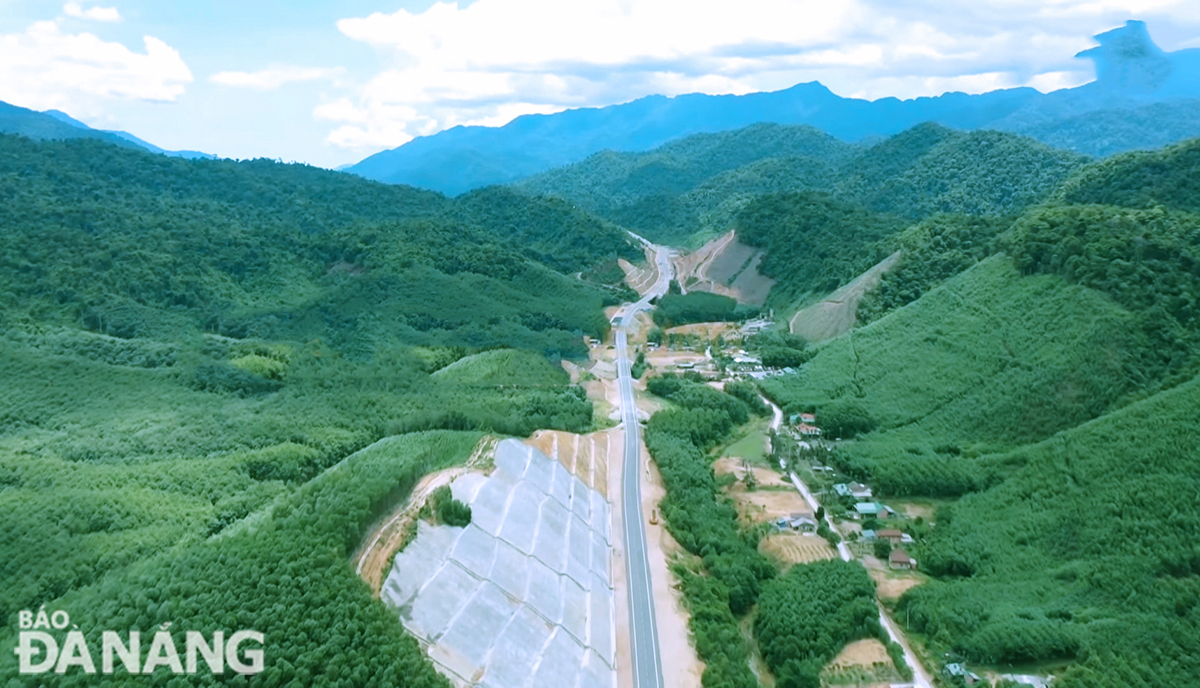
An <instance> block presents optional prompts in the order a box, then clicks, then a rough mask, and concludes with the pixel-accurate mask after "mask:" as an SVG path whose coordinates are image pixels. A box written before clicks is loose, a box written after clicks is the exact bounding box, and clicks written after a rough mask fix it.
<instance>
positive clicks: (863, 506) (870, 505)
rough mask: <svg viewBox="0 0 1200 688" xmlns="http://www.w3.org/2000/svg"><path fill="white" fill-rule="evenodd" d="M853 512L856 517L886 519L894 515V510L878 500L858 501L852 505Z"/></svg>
mask: <svg viewBox="0 0 1200 688" xmlns="http://www.w3.org/2000/svg"><path fill="white" fill-rule="evenodd" d="M854 513H855V515H856V516H857V517H858V518H880V519H887V518H891V517H892V516H893V515H895V513H896V512H894V511H892V510H891V509H889V508H887V507H886V506H884V505H883V504H880V503H879V502H859V503H858V504H855V505H854Z"/></svg>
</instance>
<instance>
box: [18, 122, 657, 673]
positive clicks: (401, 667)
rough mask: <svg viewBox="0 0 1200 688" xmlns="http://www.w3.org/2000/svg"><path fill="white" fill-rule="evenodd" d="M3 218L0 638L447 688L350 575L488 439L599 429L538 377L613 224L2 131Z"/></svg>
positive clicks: (598, 290)
mask: <svg viewBox="0 0 1200 688" xmlns="http://www.w3.org/2000/svg"><path fill="white" fill-rule="evenodd" d="M0 199H3V201H2V202H0V227H2V229H0V232H2V233H3V237H4V241H3V243H0V292H2V293H4V295H5V298H4V299H3V301H2V302H0V379H3V380H4V394H3V395H0V509H3V510H4V512H5V514H6V516H5V518H4V520H3V524H2V525H0V582H3V586H2V589H0V616H2V617H3V618H5V619H8V620H12V619H13V618H15V614H16V613H17V611H19V610H22V609H37V608H38V607H39V605H43V604H45V605H49V607H48V608H63V609H67V610H68V611H70V613H71V616H72V621H73V622H75V623H78V624H80V627H81V629H83V630H84V631H85V632H86V633H89V634H91V635H89V637H92V635H95V634H98V633H99V630H100V629H113V628H120V629H125V628H140V629H141V630H142V631H143V632H149V631H150V630H151V627H152V626H155V625H157V624H159V623H161V622H163V621H166V620H170V621H172V622H173V623H174V624H175V626H174V628H175V629H177V630H179V631H180V632H183V631H184V630H188V629H201V630H204V631H205V632H208V631H211V630H212V629H216V628H224V629H228V628H255V629H257V630H260V631H262V632H264V633H266V635H267V641H266V642H267V644H268V645H269V646H270V648H271V651H270V652H268V653H267V658H268V662H267V671H266V673H265V674H264V676H265V678H266V680H267V681H269V682H271V683H279V684H283V683H289V682H296V683H299V684H303V685H315V684H327V685H333V684H340V685H397V684H402V685H412V686H422V685H428V686H434V685H438V686H440V685H445V682H444V681H443V680H442V679H441V678H440V677H438V676H437V675H436V674H435V673H434V672H433V670H432V668H431V667H430V666H429V665H428V663H427V661H426V659H425V658H424V656H423V653H422V652H421V651H420V649H419V648H418V647H417V646H416V644H415V642H413V641H412V640H411V638H409V637H407V636H406V635H405V634H404V633H403V630H402V629H401V627H400V625H399V623H398V621H397V620H396V618H395V616H394V614H392V613H390V612H388V611H386V610H385V609H384V608H383V607H382V606H381V605H380V604H379V603H377V602H373V601H372V600H371V598H370V595H369V593H368V591H367V590H366V588H365V587H364V586H363V585H362V583H361V581H359V580H358V579H357V577H356V576H355V575H354V573H353V569H352V568H351V567H350V566H349V565H348V564H347V561H346V558H347V557H348V556H349V554H350V553H351V552H352V551H353V550H354V549H355V548H356V547H357V546H358V538H359V537H360V535H361V533H362V532H363V528H365V527H366V526H367V525H368V523H369V522H370V521H371V520H372V519H374V518H375V517H376V516H378V515H379V510H380V509H383V508H390V506H391V505H392V504H394V503H395V502H396V500H398V499H400V498H402V497H403V493H404V492H405V491H407V490H408V489H409V488H410V487H411V486H412V484H413V483H414V482H415V481H416V480H417V479H419V478H420V477H421V476H422V475H424V473H425V472H427V471H429V470H434V469H436V468H440V467H444V466H447V465H450V464H452V463H456V462H461V461H463V460H465V458H466V457H467V456H468V454H469V453H470V450H471V448H472V447H473V446H474V445H475V444H476V442H477V440H478V439H479V437H480V435H481V432H491V433H499V434H512V435H519V436H525V435H528V434H530V433H531V432H533V431H534V430H536V429H539V428H559V429H564V430H572V431H577V432H579V431H587V430H590V429H591V428H592V427H593V410H592V405H591V403H590V402H589V401H588V400H587V398H586V395H585V394H584V393H583V390H582V389H581V388H579V387H575V386H572V385H571V384H570V380H569V378H568V376H567V374H566V373H565V372H564V370H563V369H562V368H561V367H560V365H559V361H558V359H559V358H561V357H569V356H579V355H582V354H583V353H584V352H585V351H586V347H585V345H584V343H583V335H584V334H589V335H592V336H601V335H603V334H604V333H605V331H606V330H607V328H608V321H607V319H606V318H605V317H604V314H603V311H602V307H603V306H604V305H606V304H611V303H617V302H618V301H619V300H620V299H621V298H622V297H623V296H624V292H623V291H618V290H613V289H610V288H608V287H605V286H603V285H602V284H599V283H597V282H593V281H589V280H586V279H582V278H581V277H579V276H577V273H591V272H594V270H593V268H594V267H595V266H598V265H604V264H611V263H613V262H614V261H615V260H616V259H617V258H618V257H636V256H638V255H640V252H637V251H635V250H634V249H632V248H631V247H630V245H629V243H628V241H627V234H626V233H625V232H624V230H622V229H620V228H618V227H616V226H614V225H612V224H611V223H608V222H606V221H603V220H600V219H598V218H596V217H594V216H591V215H588V214H586V213H585V212H583V211H580V210H577V209H574V208H572V207H571V206H570V205H569V204H567V203H565V202H562V201H557V200H552V199H530V198H527V197H525V196H521V195H518V194H515V193H513V192H510V191H506V190H503V189H491V190H483V191H479V192H476V193H474V194H471V195H469V196H467V197H464V198H462V199H458V200H450V199H447V198H445V197H442V196H440V195H438V194H433V193H428V192H423V191H417V190H415V189H411V188H406V187H397V186H387V185H382V184H377V183H373V182H368V181H365V180H363V179H360V178H357V177H353V176H350V175H344V174H338V173H333V172H328V171H325V170H319V169H315V168H310V167H306V166H302V165H283V164H278V163H274V162H269V161H262V160H257V161H245V162H234V161H229V160H222V161H215V160H214V161H207V160H201V161H185V160H181V159H176V158H167V157H164V156H157V155H151V154H147V153H142V152H139V151H136V150H129V149H125V148H117V147H113V146H109V145H106V144H104V143H102V142H97V141H89V140H71V141H48V142H40V143H35V142H31V141H28V140H25V139H22V138H19V137H13V136H0ZM413 433H424V434H413ZM384 438H392V439H387V440H385V439H384ZM380 440H384V441H383V442H380ZM366 447H371V448H370V449H366V450H364V448H366ZM347 457H350V458H347ZM448 509H449V511H448V512H447V519H448V520H449V519H452V520H454V521H455V522H462V521H463V520H465V519H466V518H469V516H468V515H467V513H466V511H465V510H463V509H461V508H459V507H457V506H451V507H448ZM11 628H13V626H12V625H6V629H11ZM5 633H6V634H7V633H9V630H6V631H5ZM6 637H8V636H6ZM6 647H11V643H8V644H6ZM13 672H15V665H14V656H13V655H12V654H11V653H5V655H4V656H3V658H0V683H4V682H6V681H7V680H8V679H9V678H10V677H11V674H12V673H13ZM82 678H84V677H83V676H79V675H68V676H67V677H65V678H62V682H63V683H65V684H71V685H76V684H81V683H82V682H86V681H81V679H82ZM226 678H227V680H229V681H232V682H235V683H237V682H238V679H237V677H235V676H228V677H226ZM47 680H48V679H47V678H46V677H45V676H38V677H32V678H31V683H30V685H34V684H45V682H46V681H47ZM15 685H21V684H20V683H19V682H18V683H17V684H15Z"/></svg>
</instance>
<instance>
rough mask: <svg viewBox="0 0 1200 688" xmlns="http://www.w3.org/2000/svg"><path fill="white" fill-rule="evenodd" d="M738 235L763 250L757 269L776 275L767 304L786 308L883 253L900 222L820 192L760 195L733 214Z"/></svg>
mask: <svg viewBox="0 0 1200 688" xmlns="http://www.w3.org/2000/svg"><path fill="white" fill-rule="evenodd" d="M737 227H738V239H739V240H740V241H742V242H743V243H745V244H748V245H750V246H756V247H759V248H763V249H765V250H766V252H767V255H766V257H764V258H763V260H762V263H761V264H760V265H759V268H758V269H759V272H761V273H762V274H764V275H766V276H767V277H771V278H774V279H775V280H776V282H775V286H774V288H772V289H771V295H770V296H769V297H768V300H767V303H768V304H769V305H775V306H777V307H787V306H790V305H791V304H792V303H793V302H795V301H797V300H799V299H802V298H804V297H805V296H806V295H808V294H810V293H813V292H817V293H822V294H823V293H825V292H829V291H833V290H834V289H836V288H837V287H838V286H839V285H841V284H844V283H845V282H848V281H850V280H851V279H853V278H854V277H855V276H857V275H858V274H859V273H861V272H863V271H864V270H866V269H868V268H870V267H871V266H872V265H874V264H875V263H878V262H879V261H881V260H883V259H884V258H886V257H887V256H888V253H884V251H885V250H886V249H885V246H884V244H883V240H884V239H887V238H888V237H890V236H892V235H893V234H895V233H897V232H899V231H900V230H901V229H902V228H903V227H904V221H903V220H902V219H900V218H898V217H894V216H891V215H884V214H880V213H876V212H873V211H870V210H867V209H866V208H864V207H863V206H861V205H858V204H856V203H850V202H846V201H840V200H838V199H836V198H833V197H832V196H830V195H828V194H825V193H818V192H789V193H781V194H774V195H770V196H763V197H761V198H758V199H756V200H754V201H752V202H750V203H749V204H747V205H746V207H745V208H743V209H742V210H741V211H740V212H739V213H738V216H737Z"/></svg>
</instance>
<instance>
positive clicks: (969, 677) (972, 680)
mask: <svg viewBox="0 0 1200 688" xmlns="http://www.w3.org/2000/svg"><path fill="white" fill-rule="evenodd" d="M942 674H944V675H945V676H946V678H957V677H960V676H961V677H962V678H963V680H964V681H966V683H967V685H968V686H973V685H975V684H976V683H978V682H979V681H980V680H981V679H980V678H979V676H978V675H976V674H974V673H972V672H971V671H970V670H969V669H967V668H966V667H965V666H963V665H962V664H947V665H946V666H945V668H943V669H942Z"/></svg>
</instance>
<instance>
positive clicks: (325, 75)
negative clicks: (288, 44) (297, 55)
mask: <svg viewBox="0 0 1200 688" xmlns="http://www.w3.org/2000/svg"><path fill="white" fill-rule="evenodd" d="M343 71H344V70H342V69H341V68H334V69H324V68H319V67H271V68H269V69H263V70H260V71H257V72H217V73H216V74H213V75H212V76H211V77H209V81H212V82H214V83H218V84H221V85H223V86H235V87H240V88H253V89H257V90H260V91H270V90H274V89H276V88H279V87H280V86H283V85H284V84H290V83H293V82H297V81H320V80H328V79H334V78H337V77H338V76H340V75H341V74H342V72H343Z"/></svg>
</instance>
